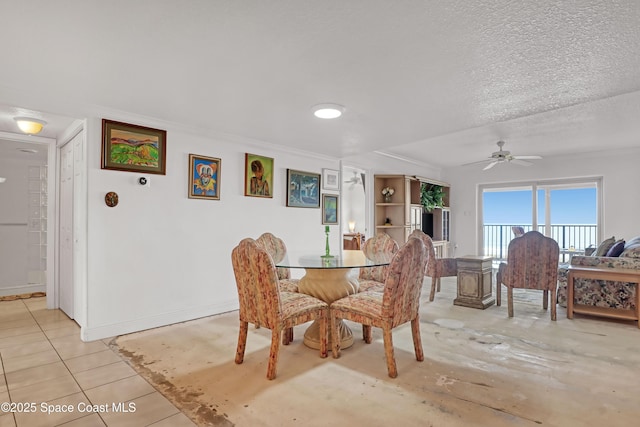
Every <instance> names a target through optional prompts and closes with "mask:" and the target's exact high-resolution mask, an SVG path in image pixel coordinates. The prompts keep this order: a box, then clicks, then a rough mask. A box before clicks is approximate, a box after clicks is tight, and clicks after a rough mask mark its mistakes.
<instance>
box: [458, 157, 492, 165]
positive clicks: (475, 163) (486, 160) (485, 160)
mask: <svg viewBox="0 0 640 427" xmlns="http://www.w3.org/2000/svg"><path fill="white" fill-rule="evenodd" d="M492 161H494V160H493V159H492V158H488V159H484V160H479V161H477V162H471V163H465V164H462V165H460V166H469V165H479V164H480V163H488V162H492Z"/></svg>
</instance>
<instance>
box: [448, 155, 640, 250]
mask: <svg viewBox="0 0 640 427" xmlns="http://www.w3.org/2000/svg"><path fill="white" fill-rule="evenodd" d="M639 163H640V149H638V150H629V151H625V152H616V153H615V154H610V153H607V152H601V153H592V154H580V153H576V155H575V156H574V157H562V158H560V157H558V158H553V159H542V160H537V161H535V164H534V165H533V166H529V167H521V166H518V165H511V164H502V165H497V166H495V167H494V168H493V169H490V170H488V171H482V166H466V167H455V168H449V169H445V170H444V171H443V179H444V180H445V181H448V182H449V183H450V184H451V200H450V202H451V227H452V228H451V242H452V247H453V246H455V245H457V246H458V248H457V249H456V255H457V256H460V255H466V254H478V253H479V251H478V248H479V245H480V236H479V230H478V227H477V215H476V211H477V209H476V207H477V189H478V185H480V184H488V183H499V182H518V181H527V180H544V179H558V178H577V177H594V176H602V177H604V178H603V200H604V203H603V204H604V206H603V208H604V209H603V225H604V230H603V236H611V235H615V236H616V238H626V239H630V238H632V237H634V236H638V235H640V223H639V222H638V212H640V195H639V194H640V193H639V192H638V190H637V189H636V186H637V183H638V182H639V178H640V177H639V176H638V164H639Z"/></svg>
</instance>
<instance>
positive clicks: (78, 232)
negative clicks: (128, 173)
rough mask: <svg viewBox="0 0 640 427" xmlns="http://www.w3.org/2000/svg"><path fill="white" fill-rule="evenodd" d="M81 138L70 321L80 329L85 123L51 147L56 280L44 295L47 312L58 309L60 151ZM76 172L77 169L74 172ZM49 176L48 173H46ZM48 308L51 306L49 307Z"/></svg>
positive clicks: (83, 321)
mask: <svg viewBox="0 0 640 427" xmlns="http://www.w3.org/2000/svg"><path fill="white" fill-rule="evenodd" d="M78 135H81V137H82V140H81V143H80V150H79V152H76V149H75V148H74V150H73V157H74V166H73V169H74V172H73V173H74V177H73V184H74V185H73V225H72V227H73V240H74V242H73V256H72V259H73V266H72V271H73V317H74V320H75V321H76V323H78V324H79V325H80V326H81V327H82V326H84V325H86V318H87V304H86V286H84V284H85V283H86V258H87V257H86V233H87V227H86V224H87V208H86V206H87V196H86V181H87V178H86V177H87V171H86V169H87V162H86V141H87V122H86V120H76V121H75V122H74V123H73V124H72V125H71V126H69V127H68V128H67V129H66V131H65V133H64V135H63V136H62V137H61V138H60V139H59V141H58V144H57V145H56V146H55V147H54V157H55V166H56V167H55V178H54V181H55V205H56V207H55V215H54V216H55V247H54V249H55V256H54V258H55V267H54V270H55V276H54V278H55V280H54V281H53V282H52V286H51V289H49V283H47V295H51V296H52V298H51V301H50V299H49V298H47V308H60V274H59V273H60V269H59V261H60V254H59V243H60V207H59V196H60V172H61V150H62V147H64V146H65V145H67V144H69V143H71V142H72V141H73V140H74V138H75V137H76V136H78ZM76 168H77V169H76ZM49 173H51V170H50V171H49ZM50 304H51V305H50Z"/></svg>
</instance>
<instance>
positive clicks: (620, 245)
mask: <svg viewBox="0 0 640 427" xmlns="http://www.w3.org/2000/svg"><path fill="white" fill-rule="evenodd" d="M623 250H624V240H618V241H617V242H616V243H614V244H613V246H611V249H609V250H608V251H607V254H606V255H605V256H608V257H617V256H620V254H621V253H622V251H623Z"/></svg>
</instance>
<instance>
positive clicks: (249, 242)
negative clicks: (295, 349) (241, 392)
mask: <svg viewBox="0 0 640 427" xmlns="http://www.w3.org/2000/svg"><path fill="white" fill-rule="evenodd" d="M231 261H232V264H233V273H234V275H235V278H236V285H237V288H238V299H239V303H240V311H239V317H240V332H239V335H238V347H237V349H236V357H235V362H236V363H237V364H241V363H242V362H243V361H244V352H245V348H246V345H247V333H248V328H249V323H255V324H259V325H261V326H264V327H265V328H268V329H271V348H270V350H269V364H268V367H267V378H268V379H270V380H272V379H274V378H275V377H276V365H277V363H278V354H279V351H280V336H281V335H282V341H283V343H284V344H288V342H289V339H288V337H289V334H290V333H291V335H292V331H293V327H294V326H296V325H300V324H303V323H306V322H309V321H311V320H316V319H317V320H319V323H320V357H327V346H328V335H327V333H328V322H329V305H328V304H327V303H326V302H324V301H321V300H319V299H317V298H314V297H312V296H309V295H305V294H301V293H297V292H286V291H281V290H280V289H279V286H278V275H277V273H276V267H275V265H274V263H273V259H272V258H271V256H270V255H269V254H268V253H267V251H265V250H264V249H263V248H261V247H260V246H259V245H258V244H257V243H256V241H255V240H253V239H249V238H247V239H243V240H242V241H240V243H239V244H238V246H236V247H235V248H234V249H233V251H232V253H231Z"/></svg>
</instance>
